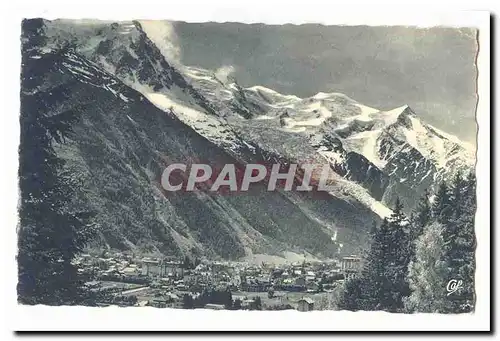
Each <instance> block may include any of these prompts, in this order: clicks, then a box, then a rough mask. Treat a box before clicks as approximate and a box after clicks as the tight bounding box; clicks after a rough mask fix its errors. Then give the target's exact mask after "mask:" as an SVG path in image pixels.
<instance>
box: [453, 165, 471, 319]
mask: <svg viewBox="0 0 500 341" xmlns="http://www.w3.org/2000/svg"><path fill="white" fill-rule="evenodd" d="M453 193H454V194H453V197H452V203H453V209H454V215H453V219H452V222H451V223H453V224H454V226H455V229H454V231H455V235H454V238H453V241H452V243H450V244H452V246H451V248H450V254H449V256H450V259H451V261H452V267H453V269H454V273H455V278H456V279H457V280H462V283H463V288H462V289H461V290H460V291H458V292H456V293H455V294H454V295H453V299H454V307H455V311H456V312H469V311H471V310H472V309H473V306H474V302H475V292H474V271H475V248H476V239H475V234H474V216H475V213H476V193H475V178H474V175H473V174H472V173H471V174H469V175H468V177H467V178H466V179H463V178H462V177H460V178H459V179H455V180H454V182H453Z"/></svg>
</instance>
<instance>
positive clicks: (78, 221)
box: [9, 15, 490, 330]
mask: <svg viewBox="0 0 500 341" xmlns="http://www.w3.org/2000/svg"><path fill="white" fill-rule="evenodd" d="M167 18H168V19H167ZM19 26H20V34H21V35H20V37H19V40H20V44H19V48H20V55H21V65H19V66H17V65H12V67H13V68H15V67H18V69H19V71H20V73H19V78H20V102H19V104H20V109H19V113H18V122H19V140H18V171H17V174H18V180H17V186H18V192H19V200H18V205H17V216H18V217H17V219H18V224H17V228H16V231H17V232H16V236H17V246H16V249H17V253H16V256H15V262H16V266H17V284H16V292H17V304H18V305H20V306H23V307H27V308H30V307H40V306H44V307H46V309H54V310H56V309H60V308H61V307H65V309H79V308H82V307H85V308H86V309H92V310H85V311H97V312H102V311H106V310H107V311H115V310H110V309H118V311H119V312H122V311H126V312H127V313H131V314H135V315H137V316H140V315H141V312H144V311H147V312H154V313H155V314H160V313H162V312H165V313H166V312H172V311H183V312H186V314H188V313H192V314H195V313H200V312H210V313H211V314H214V318H217V316H218V315H217V314H225V315H220V316H228V314H231V316H232V315H234V316H235V318H237V317H238V316H245V318H251V317H252V316H256V317H257V318H258V316H259V315H260V314H268V313H269V312H270V311H272V312H273V313H272V315H262V316H267V317H266V318H267V319H271V320H272V319H273V317H272V316H281V314H292V313H293V314H298V317H297V320H300V319H301V318H302V317H306V316H307V315H308V314H318V313H324V314H329V313H336V314H344V313H345V314H352V313H353V312H354V313H355V314H362V313H364V312H379V313H381V314H382V315H383V314H390V316H399V315H415V316H417V315H419V316H422V314H431V315H430V316H441V315H446V316H447V317H454V316H456V317H457V318H461V317H464V316H465V317H467V316H471V315H474V314H475V313H476V309H477V308H478V306H477V302H478V296H480V295H481V292H480V289H478V288H477V286H476V283H479V282H481V281H483V283H484V282H489V277H484V276H483V272H479V271H477V269H478V263H480V261H479V260H478V258H477V256H476V254H477V251H478V250H479V249H480V248H481V247H483V248H485V247H486V246H485V245H484V243H485V241H484V240H482V242H483V244H482V245H481V243H480V242H478V240H480V239H478V233H489V232H488V231H484V230H489V228H490V227H489V224H487V225H484V224H483V225H482V226H478V223H477V221H478V220H477V219H478V214H477V212H478V206H480V205H482V204H484V203H486V201H484V200H482V199H481V197H480V196H479V195H478V179H479V178H480V177H481V175H480V173H479V171H478V168H477V165H478V154H479V149H478V148H479V147H478V141H479V139H478V131H479V132H480V133H481V134H484V133H485V130H488V131H489V127H487V128H486V129H483V130H481V127H480V125H479V123H478V122H479V120H478V116H479V114H478V113H479V111H480V110H479V109H478V103H479V102H480V100H483V98H482V97H481V95H480V93H479V90H478V84H479V83H478V78H479V76H480V70H479V68H478V56H479V54H480V51H482V46H481V44H480V37H481V35H482V34H483V32H482V31H481V30H480V29H479V28H478V27H477V26H474V25H435V26H431V27H429V26H427V27H419V26H418V25H404V24H399V25H382V24H381V25H363V24H361V23H360V24H358V25H341V24H339V25H336V24H322V23H314V22H306V23H302V24H295V23H285V24H272V23H269V24H268V23H264V22H262V23H258V22H255V23H244V22H238V21H237V20H234V21H232V20H227V21H225V22H224V21H220V22H217V21H209V20H207V21H205V22H200V21H196V22H189V21H183V20H177V19H175V18H174V19H171V18H170V16H168V15H166V19H164V20H160V19H142V18H141V17H137V18H134V17H130V18H129V20H108V19H97V18H96V19H93V18H81V19H78V18H64V17H58V18H52V17H50V18H44V17H26V18H24V19H22V21H20V22H19ZM483 110H484V108H483ZM13 114H14V115H15V113H9V115H13ZM482 115H484V116H489V112H483V113H482ZM478 129H479V130H478ZM488 136H489V135H488ZM481 147H484V146H481ZM483 162H484V161H483ZM487 162H489V160H488V161H487ZM483 170H484V167H483ZM485 177H488V176H486V175H485ZM482 190H483V191H485V190H486V191H489V188H486V189H485V188H484V185H483V189H482ZM484 195H487V192H486V193H484V194H483V196H484ZM488 200H489V199H488ZM488 207H489V204H488ZM484 218H486V217H484V216H483V219H484ZM478 229H482V230H483V231H482V232H478ZM486 244H489V240H486ZM480 265H481V264H479V266H480ZM483 265H484V264H483ZM482 270H483V271H486V272H487V271H489V269H485V268H484V267H483V269H482ZM483 299H485V300H486V301H487V302H489V297H486V298H484V297H483ZM214 310H216V311H217V312H213V311H214ZM207 314H208V313H207ZM238 314H247V315H238ZM183 316H189V314H188V315H183ZM193 316H195V315H193ZM248 316H249V317H248ZM283 316H287V315H283ZM311 316H320V315H311ZM332 316H337V315H332ZM355 316H356V315H354V316H353V317H352V318H355ZM360 316H361V315H360ZM370 316H376V315H370ZM385 317H386V318H389V317H388V316H385ZM457 321H458V320H457ZM193 328H194V329H196V327H193ZM255 328H257V329H258V326H255ZM275 328H276V329H277V330H283V328H282V326H279V325H277V326H275ZM298 328H300V327H298ZM305 328H306V327H305ZM325 328H326V329H329V327H328V326H326V327H325ZM332 328H339V326H336V327H332ZM167 329H169V330H171V329H175V326H169V327H168V328H167ZM306 329H307V328H306Z"/></svg>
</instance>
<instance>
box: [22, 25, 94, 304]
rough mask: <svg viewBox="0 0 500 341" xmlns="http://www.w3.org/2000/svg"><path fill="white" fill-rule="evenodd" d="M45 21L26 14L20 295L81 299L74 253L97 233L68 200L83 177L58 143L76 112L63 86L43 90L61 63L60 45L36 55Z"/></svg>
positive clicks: (39, 299)
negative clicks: (61, 105)
mask: <svg viewBox="0 0 500 341" xmlns="http://www.w3.org/2000/svg"><path fill="white" fill-rule="evenodd" d="M43 27H44V24H43V21H42V20H41V19H40V20H38V19H35V20H25V21H23V27H22V41H23V57H22V63H23V68H22V75H21V116H20V124H21V143H20V147H19V186H20V191H21V203H20V207H19V216H20V224H19V225H20V226H19V231H18V257H17V259H18V274H19V278H18V295H19V300H20V302H22V303H26V304H37V303H43V304H76V303H79V302H81V301H82V300H84V299H86V297H84V296H83V291H82V285H81V284H82V283H81V281H80V279H79V277H78V275H77V271H76V268H75V267H74V266H73V264H72V263H71V262H72V260H73V259H74V256H75V255H76V254H77V253H78V252H80V251H81V250H82V249H83V247H84V246H85V244H86V242H87V241H88V239H89V238H90V237H91V236H92V229H91V228H90V227H91V226H90V224H89V219H90V214H89V213H88V212H75V211H74V210H72V209H71V208H70V207H69V205H68V203H69V202H71V199H72V194H73V193H74V191H75V187H77V186H78V182H77V181H76V180H75V179H74V178H73V177H71V176H69V175H68V174H67V173H66V172H65V171H64V162H63V161H62V160H61V159H59V158H58V157H57V156H56V154H55V152H54V148H53V145H54V143H63V142H64V140H65V138H67V137H68V136H69V134H70V133H71V125H72V124H73V123H74V122H75V121H76V119H77V116H76V115H75V113H74V112H72V111H63V112H57V111H56V110H55V108H56V107H58V102H59V101H61V100H64V99H65V94H64V91H61V89H54V92H53V96H47V95H45V94H44V93H43V91H42V90H41V87H42V86H43V85H44V83H43V82H44V78H45V74H46V73H48V72H50V71H52V70H54V68H56V67H57V63H58V61H60V60H61V58H62V52H61V51H54V52H49V53H45V54H43V55H42V56H37V58H32V57H33V56H35V55H36V54H38V52H37V51H38V48H39V47H41V46H43V44H44V38H43Z"/></svg>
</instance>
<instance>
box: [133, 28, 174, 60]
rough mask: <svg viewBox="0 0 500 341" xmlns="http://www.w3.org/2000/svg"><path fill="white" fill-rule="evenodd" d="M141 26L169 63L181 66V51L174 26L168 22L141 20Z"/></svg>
mask: <svg viewBox="0 0 500 341" xmlns="http://www.w3.org/2000/svg"><path fill="white" fill-rule="evenodd" d="M140 24H141V26H142V29H143V30H144V32H145V33H146V35H147V36H148V38H149V39H151V41H152V42H153V43H154V44H155V45H156V47H158V49H159V50H160V52H161V53H162V54H163V56H164V57H165V58H166V59H167V61H168V62H169V63H173V64H180V61H181V56H182V53H181V49H180V47H179V38H178V37H177V34H176V33H175V29H174V26H173V25H172V23H170V22H168V21H160V20H141V21H140Z"/></svg>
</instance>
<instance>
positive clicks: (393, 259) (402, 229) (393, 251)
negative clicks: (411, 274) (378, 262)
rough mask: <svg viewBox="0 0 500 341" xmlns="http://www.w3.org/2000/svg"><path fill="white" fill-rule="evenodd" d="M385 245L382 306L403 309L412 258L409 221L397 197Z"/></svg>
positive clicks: (389, 220) (389, 221)
mask: <svg viewBox="0 0 500 341" xmlns="http://www.w3.org/2000/svg"><path fill="white" fill-rule="evenodd" d="M387 222H388V224H387V237H386V240H385V245H386V248H387V253H386V260H385V261H386V263H385V265H386V268H385V276H384V278H385V284H386V287H385V288H384V297H385V299H384V301H383V306H382V308H383V309H384V310H387V311H391V312H398V311H401V310H402V309H403V298H404V297H406V296H408V295H409V294H410V289H409V285H408V282H407V278H406V275H407V270H408V263H409V260H410V238H409V221H408V219H407V218H406V216H405V214H404V212H403V205H402V204H401V202H400V200H399V198H398V199H396V203H395V205H394V209H393V213H392V214H391V216H390V217H389V218H388V220H387Z"/></svg>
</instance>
